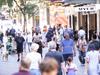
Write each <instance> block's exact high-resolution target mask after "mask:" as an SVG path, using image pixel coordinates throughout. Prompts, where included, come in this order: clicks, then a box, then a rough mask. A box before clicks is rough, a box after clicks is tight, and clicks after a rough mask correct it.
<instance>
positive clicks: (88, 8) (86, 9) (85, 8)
mask: <svg viewBox="0 0 100 75" xmlns="http://www.w3.org/2000/svg"><path fill="white" fill-rule="evenodd" d="M75 11H76V12H94V11H96V6H83V7H76V8H75Z"/></svg>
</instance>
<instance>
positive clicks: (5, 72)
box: [0, 52, 84, 75]
mask: <svg viewBox="0 0 100 75" xmlns="http://www.w3.org/2000/svg"><path fill="white" fill-rule="evenodd" d="M0 58H1V57H0ZM74 62H75V64H76V65H77V66H78V74H77V75H84V74H83V73H84V70H83V69H84V66H81V64H80V62H79V60H78V52H77V56H76V57H75V58H74ZM18 67H19V63H18V62H17V55H11V56H9V60H8V62H3V61H2V60H0V75H12V74H13V73H15V72H17V71H18Z"/></svg>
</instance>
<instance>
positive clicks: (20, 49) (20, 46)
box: [15, 33, 25, 61]
mask: <svg viewBox="0 0 100 75" xmlns="http://www.w3.org/2000/svg"><path fill="white" fill-rule="evenodd" d="M15 41H16V44H17V54H18V60H17V61H19V60H20V54H21V56H22V55H23V54H22V53H23V43H24V41H25V39H24V38H23V37H22V36H21V34H20V33H18V36H16V38H15Z"/></svg>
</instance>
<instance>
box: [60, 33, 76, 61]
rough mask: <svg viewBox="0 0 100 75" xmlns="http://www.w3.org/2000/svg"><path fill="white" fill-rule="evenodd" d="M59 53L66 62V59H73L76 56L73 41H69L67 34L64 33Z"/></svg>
mask: <svg viewBox="0 0 100 75" xmlns="http://www.w3.org/2000/svg"><path fill="white" fill-rule="evenodd" d="M60 47H61V51H62V52H63V56H64V60H65V61H66V60H67V58H68V57H73V55H76V51H75V48H74V41H73V40H72V39H70V36H69V34H68V33H64V40H63V41H62V42H61V44H60Z"/></svg>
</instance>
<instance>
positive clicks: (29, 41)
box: [27, 32, 32, 52]
mask: <svg viewBox="0 0 100 75" xmlns="http://www.w3.org/2000/svg"><path fill="white" fill-rule="evenodd" d="M27 44H28V50H29V52H30V51H31V44H32V34H31V33H30V32H29V33H28V35H27Z"/></svg>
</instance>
